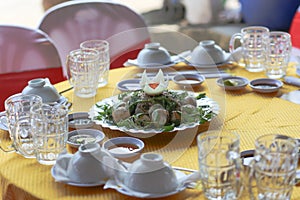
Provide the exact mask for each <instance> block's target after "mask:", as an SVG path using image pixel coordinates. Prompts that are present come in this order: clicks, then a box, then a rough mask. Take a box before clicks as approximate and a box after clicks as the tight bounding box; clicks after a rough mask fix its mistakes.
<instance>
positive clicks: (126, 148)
mask: <svg viewBox="0 0 300 200" xmlns="http://www.w3.org/2000/svg"><path fill="white" fill-rule="evenodd" d="M136 149H139V147H138V146H137V145H135V144H126V143H122V144H114V146H111V147H109V148H108V150H109V151H110V152H111V153H115V154H127V153H133V152H134V151H135V150H136Z"/></svg>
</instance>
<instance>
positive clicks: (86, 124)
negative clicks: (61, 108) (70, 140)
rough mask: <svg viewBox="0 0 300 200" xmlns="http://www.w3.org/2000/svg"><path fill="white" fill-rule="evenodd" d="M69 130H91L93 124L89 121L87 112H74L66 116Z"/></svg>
mask: <svg viewBox="0 0 300 200" xmlns="http://www.w3.org/2000/svg"><path fill="white" fill-rule="evenodd" d="M68 117H69V128H70V129H86V128H91V127H93V126H94V125H95V123H94V122H93V121H92V120H91V119H89V114H88V113H87V112H76V113H72V114H69V115H68Z"/></svg>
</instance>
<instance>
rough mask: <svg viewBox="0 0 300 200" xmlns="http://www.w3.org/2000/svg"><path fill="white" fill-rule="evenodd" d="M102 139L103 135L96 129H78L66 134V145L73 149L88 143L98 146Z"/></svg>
mask: <svg viewBox="0 0 300 200" xmlns="http://www.w3.org/2000/svg"><path fill="white" fill-rule="evenodd" d="M104 137H105V135H104V133H103V132H102V131H100V130H97V129H78V130H74V131H71V132H69V133H68V140H67V144H69V145H70V146H72V147H75V148H78V147H79V146H80V145H83V144H88V143H99V144H100V143H101V142H102V141H103V139H104Z"/></svg>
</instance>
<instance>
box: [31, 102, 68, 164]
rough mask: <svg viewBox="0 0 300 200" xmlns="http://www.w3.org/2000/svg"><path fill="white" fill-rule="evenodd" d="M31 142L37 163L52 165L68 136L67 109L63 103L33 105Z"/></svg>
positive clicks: (63, 147)
mask: <svg viewBox="0 0 300 200" xmlns="http://www.w3.org/2000/svg"><path fill="white" fill-rule="evenodd" d="M30 112H31V116H32V122H31V126H32V131H33V133H34V134H33V144H34V148H35V155H36V159H37V161H38V162H39V163H41V164H45V165H53V164H55V162H56V159H57V157H58V155H59V154H60V153H61V152H62V151H63V150H64V149H65V147H66V142H67V137H68V109H67V107H66V106H64V105H59V104H56V105H55V104H54V105H49V104H43V105H42V106H33V107H32V108H31V110H30Z"/></svg>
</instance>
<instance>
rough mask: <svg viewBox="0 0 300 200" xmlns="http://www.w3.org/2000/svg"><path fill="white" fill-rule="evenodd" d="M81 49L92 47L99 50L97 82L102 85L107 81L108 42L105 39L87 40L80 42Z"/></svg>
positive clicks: (108, 63) (99, 85)
mask: <svg viewBox="0 0 300 200" xmlns="http://www.w3.org/2000/svg"><path fill="white" fill-rule="evenodd" d="M80 48H81V49H83V50H89V49H94V50H96V51H98V52H99V57H100V62H99V69H100V74H99V82H98V87H104V86H105V85H107V83H108V72H109V66H110V57H109V43H108V42H107V41H106V40H87V41H84V42H82V43H81V44H80Z"/></svg>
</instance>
